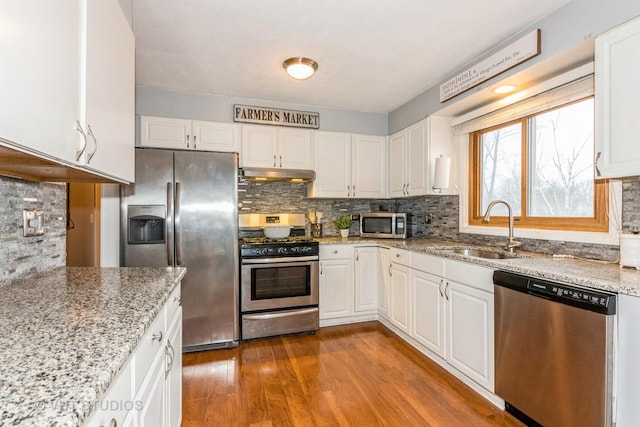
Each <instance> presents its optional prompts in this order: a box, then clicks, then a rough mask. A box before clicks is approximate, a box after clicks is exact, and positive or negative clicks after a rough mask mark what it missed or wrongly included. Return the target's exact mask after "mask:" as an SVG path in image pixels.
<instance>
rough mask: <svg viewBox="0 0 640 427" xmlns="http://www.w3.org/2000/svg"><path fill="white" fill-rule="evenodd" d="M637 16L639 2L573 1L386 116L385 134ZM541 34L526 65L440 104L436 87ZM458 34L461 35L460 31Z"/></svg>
mask: <svg viewBox="0 0 640 427" xmlns="http://www.w3.org/2000/svg"><path fill="white" fill-rule="evenodd" d="M638 15H640V1H636V0H573V1H570V2H569V3H567V4H566V5H565V6H563V7H562V8H560V9H558V10H557V11H556V12H554V13H552V14H551V15H549V16H547V17H546V18H543V19H542V20H540V21H538V22H537V23H535V24H534V25H532V26H530V27H528V28H524V29H523V30H522V31H520V32H519V33H518V34H514V35H513V37H512V38H511V39H510V40H507V41H505V42H504V43H503V44H501V45H499V46H496V47H495V48H494V49H492V50H491V51H489V52H486V53H485V54H483V55H482V56H479V57H478V58H477V59H476V60H474V61H472V62H471V63H468V64H464V65H463V66H461V67H460V68H458V70H456V71H455V72H452V73H450V74H449V76H447V78H445V79H443V80H442V81H441V82H440V83H438V84H437V85H435V86H433V87H432V88H430V89H428V90H426V91H425V92H423V93H421V94H420V95H418V96H416V97H415V98H414V99H412V100H410V101H409V102H407V103H406V104H404V105H402V106H401V107H399V108H398V109H396V110H394V111H392V112H390V113H389V132H390V133H394V132H396V131H398V130H400V129H403V128H405V127H407V126H409V125H410V124H412V123H415V122H417V121H419V120H421V119H423V118H425V117H427V116H428V115H430V114H433V113H435V112H437V111H438V110H441V109H442V108H444V107H446V106H449V105H452V104H454V103H456V102H458V101H460V100H461V99H464V98H466V97H468V96H469V95H471V94H473V93H475V92H477V91H479V90H482V89H484V88H486V87H488V86H490V85H492V84H494V83H495V82H496V81H499V80H502V79H503V78H505V77H507V76H510V75H513V74H515V73H518V72H520V71H522V70H524V69H526V68H528V67H530V66H532V65H534V64H537V63H539V62H541V61H544V60H546V59H549V58H550V57H552V56H554V55H556V54H559V53H561V52H564V51H566V50H567V49H569V48H572V47H574V46H576V45H578V44H580V43H581V42H583V41H584V40H585V39H589V38H592V37H594V36H596V35H598V34H600V33H602V32H604V31H606V30H608V29H610V28H612V27H615V26H617V25H619V24H621V23H623V22H625V21H628V20H629V19H631V18H634V17H636V16H638ZM480 28H481V24H480V23H479V26H478V28H470V29H468V30H467V31H479V30H480ZM536 28H540V29H541V30H542V47H541V50H542V52H541V54H540V55H539V56H537V57H535V58H533V59H531V60H529V61H525V62H524V63H522V64H520V65H518V66H516V67H514V68H512V69H511V70H509V71H507V72H505V73H503V74H501V75H499V76H497V77H494V78H493V79H490V80H488V81H487V82H484V83H483V84H481V85H479V86H477V87H476V88H474V89H472V90H469V91H467V92H465V93H464V94H461V95H458V96H456V97H454V98H452V99H450V100H449V101H447V102H444V103H440V84H441V83H444V82H445V81H447V80H448V79H449V78H450V77H452V76H455V75H456V74H458V73H459V72H461V71H463V70H464V69H466V68H467V67H468V66H470V65H473V64H476V63H477V62H479V61H481V60H482V59H484V58H486V57H488V56H491V55H492V54H493V53H495V52H496V51H499V50H500V49H501V48H503V47H504V46H507V45H509V44H510V43H511V42H513V41H514V40H515V39H517V38H518V37H520V36H522V35H524V34H526V33H528V32H530V31H532V30H534V29H536ZM461 31H464V29H463V30H461Z"/></svg>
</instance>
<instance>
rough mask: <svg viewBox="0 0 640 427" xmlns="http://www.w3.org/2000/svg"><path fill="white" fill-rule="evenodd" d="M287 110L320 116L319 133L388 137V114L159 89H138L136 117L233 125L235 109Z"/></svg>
mask: <svg viewBox="0 0 640 427" xmlns="http://www.w3.org/2000/svg"><path fill="white" fill-rule="evenodd" d="M234 104H244V105H256V106H260V107H273V108H285V109H289V110H303V111H313V112H318V113H320V130H327V131H335V132H351V133H363V134H368V135H382V136H387V135H388V129H387V114H381V113H363V112H358V111H343V110H332V109H327V108H320V107H314V106H309V105H299V104H287V103H280V102H271V101H264V100H259V99H250V98H233V97H228V96H220V95H209V94H204V93H192V92H182V91H175V90H168V89H162V88H157V87H148V86H138V87H136V114H138V115H147V116H161V117H175V118H181V119H192V120H210V121H216V122H233V105H234Z"/></svg>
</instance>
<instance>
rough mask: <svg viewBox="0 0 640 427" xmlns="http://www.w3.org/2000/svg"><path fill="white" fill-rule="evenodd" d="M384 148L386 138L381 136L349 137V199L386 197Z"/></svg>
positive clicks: (385, 150)
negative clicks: (350, 167) (350, 168)
mask: <svg viewBox="0 0 640 427" xmlns="http://www.w3.org/2000/svg"><path fill="white" fill-rule="evenodd" d="M386 147H387V146H386V138H384V137H381V136H372V135H352V136H351V166H352V170H351V197H356V198H360V199H376V198H381V197H385V196H386V185H387V174H386V169H387V168H386V165H387V160H386V152H387V149H386Z"/></svg>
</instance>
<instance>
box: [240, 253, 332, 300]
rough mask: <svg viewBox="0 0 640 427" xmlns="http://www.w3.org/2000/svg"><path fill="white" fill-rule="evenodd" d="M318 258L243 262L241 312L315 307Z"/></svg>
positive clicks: (265, 259)
mask: <svg viewBox="0 0 640 427" xmlns="http://www.w3.org/2000/svg"><path fill="white" fill-rule="evenodd" d="M318 280H319V276H318V257H317V256H309V257H297V258H262V259H260V258H258V259H243V260H242V267H241V270H240V283H241V285H240V294H241V302H242V304H241V307H242V312H250V311H261V310H274V309H282V308H291V307H304V306H310V305H318Z"/></svg>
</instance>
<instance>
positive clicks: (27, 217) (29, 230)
mask: <svg viewBox="0 0 640 427" xmlns="http://www.w3.org/2000/svg"><path fill="white" fill-rule="evenodd" d="M22 229H23V231H22V235H23V236H24V237H32V236H42V235H44V211H43V210H41V209H23V210H22Z"/></svg>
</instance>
